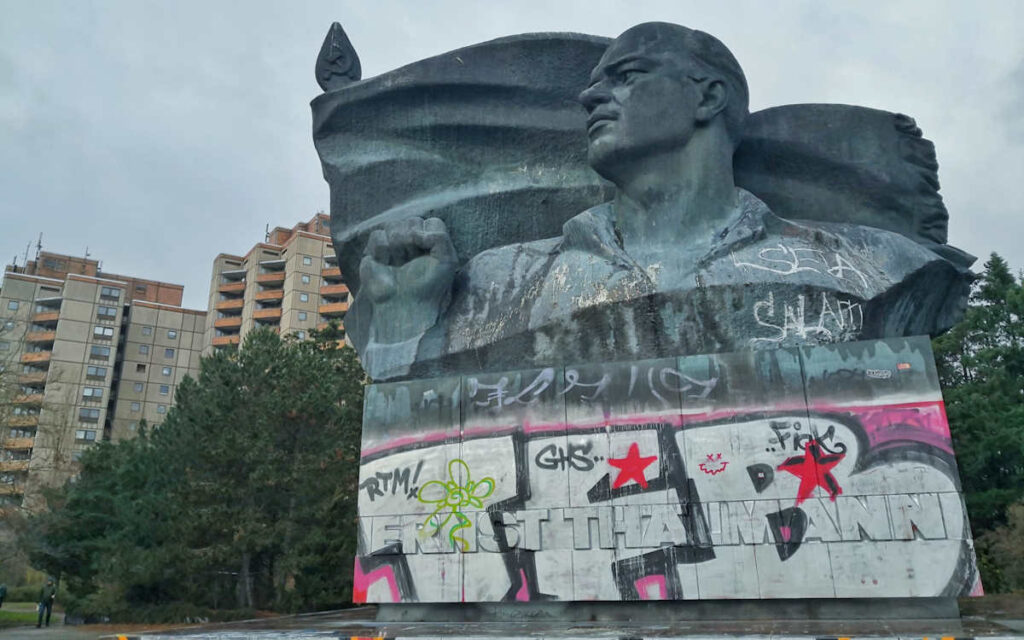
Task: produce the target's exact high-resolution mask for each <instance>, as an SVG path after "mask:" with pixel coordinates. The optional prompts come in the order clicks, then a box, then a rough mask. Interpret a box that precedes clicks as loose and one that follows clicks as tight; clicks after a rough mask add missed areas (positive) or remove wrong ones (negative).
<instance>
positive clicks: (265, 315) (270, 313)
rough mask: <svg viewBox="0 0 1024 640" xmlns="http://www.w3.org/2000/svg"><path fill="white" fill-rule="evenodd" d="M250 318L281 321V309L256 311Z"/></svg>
mask: <svg viewBox="0 0 1024 640" xmlns="http://www.w3.org/2000/svg"><path fill="white" fill-rule="evenodd" d="M252 317H253V319H255V320H264V321H266V320H280V319H281V307H275V308H273V309H256V310H255V311H253V312H252Z"/></svg>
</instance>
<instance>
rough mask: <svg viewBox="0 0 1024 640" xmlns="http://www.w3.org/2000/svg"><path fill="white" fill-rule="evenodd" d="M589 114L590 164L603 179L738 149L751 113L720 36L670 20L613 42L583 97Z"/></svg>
mask: <svg viewBox="0 0 1024 640" xmlns="http://www.w3.org/2000/svg"><path fill="white" fill-rule="evenodd" d="M579 99H580V102H581V103H582V104H583V106H584V108H585V109H586V110H587V113H588V119H587V135H588V140H589V147H588V160H589V162H590V164H591V166H592V167H593V168H594V169H595V170H596V171H597V172H598V173H599V174H600V175H601V176H602V177H605V178H607V179H609V180H612V181H613V182H618V178H621V173H622V172H623V171H627V170H629V169H630V168H635V169H637V170H640V171H649V168H648V167H640V166H637V163H638V162H639V163H640V164H643V163H642V161H643V160H644V159H647V158H655V157H658V156H662V155H665V154H672V153H678V152H682V151H683V150H684V149H686V148H687V147H688V146H691V143H692V142H694V141H695V140H697V139H699V140H700V142H699V143H698V144H697V145H693V146H695V147H699V148H694V149H693V150H692V152H695V153H701V154H706V153H707V152H708V151H709V147H710V148H714V149H716V150H719V151H722V152H725V153H726V154H727V157H728V158H731V156H732V151H733V150H734V149H735V148H736V146H737V145H738V144H739V142H740V140H741V137H742V128H743V122H744V120H745V119H746V117H747V115H748V107H747V104H748V94H747V82H746V79H745V78H744V75H743V70H742V69H741V68H740V65H739V63H738V62H737V61H736V58H735V57H733V55H732V53H731V52H730V51H729V49H728V48H726V46H725V45H724V44H722V43H721V42H720V41H719V40H718V39H717V38H715V37H713V36H710V35H708V34H706V33H704V32H702V31H696V30H693V29H688V28H686V27H683V26H680V25H675V24H669V23H665V22H647V23H644V24H640V25H637V26H635V27H633V28H631V29H629V30H627V31H625V32H624V33H623V34H622V35H620V36H619V37H618V38H616V39H615V40H614V41H612V43H611V45H610V46H609V47H608V49H607V51H606V52H605V54H604V55H603V56H602V57H601V60H600V61H599V62H598V64H597V66H596V67H595V68H594V70H593V72H592V73H591V76H590V85H589V86H588V87H587V88H586V89H585V90H584V91H583V92H582V93H581V94H580V96H579Z"/></svg>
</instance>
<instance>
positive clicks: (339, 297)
mask: <svg viewBox="0 0 1024 640" xmlns="http://www.w3.org/2000/svg"><path fill="white" fill-rule="evenodd" d="M328 224H329V217H328V216H327V215H325V214H322V213H320V214H317V215H315V216H314V217H313V218H312V219H311V220H309V221H308V222H300V223H299V224H297V225H295V226H294V227H292V228H285V227H277V228H276V229H274V230H273V231H271V232H270V233H269V234H268V235H267V239H266V240H267V241H266V242H261V243H258V244H256V245H255V246H253V247H252V248H251V249H250V250H249V251H248V252H247V253H246V254H245V255H242V256H239V255H231V254H225V253H222V254H220V255H218V256H217V257H216V258H215V259H214V261H213V273H212V276H211V279H210V301H209V313H208V314H207V316H206V338H205V349H204V352H205V353H210V352H212V351H213V350H214V349H217V348H222V347H227V346H229V345H237V344H239V343H240V341H241V340H242V339H243V338H244V337H245V335H246V334H247V333H248V332H249V331H252V330H253V329H254V328H256V327H269V328H272V329H274V330H275V331H277V332H279V333H281V334H282V335H285V334H294V335H296V336H297V337H298V338H300V339H302V338H305V337H306V336H307V335H308V333H309V331H310V330H311V329H315V328H323V327H325V326H327V324H328V323H329V322H331V321H332V320H336V321H338V322H339V323H340V324H341V327H342V329H344V317H345V312H346V311H348V305H349V292H348V287H346V286H345V284H344V283H342V281H341V271H340V270H339V268H338V263H337V258H336V257H335V255H334V247H333V246H332V244H331V238H330V232H329V230H328Z"/></svg>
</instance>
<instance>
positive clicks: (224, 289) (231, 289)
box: [217, 282, 245, 293]
mask: <svg viewBox="0 0 1024 640" xmlns="http://www.w3.org/2000/svg"><path fill="white" fill-rule="evenodd" d="M217 291H218V292H220V293H244V292H245V282H229V283H227V284H222V285H220V286H219V287H217Z"/></svg>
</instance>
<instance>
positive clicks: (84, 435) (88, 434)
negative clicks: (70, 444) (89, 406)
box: [75, 429, 96, 442]
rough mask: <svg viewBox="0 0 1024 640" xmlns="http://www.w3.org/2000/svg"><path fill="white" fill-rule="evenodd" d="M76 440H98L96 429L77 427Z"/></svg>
mask: <svg viewBox="0 0 1024 640" xmlns="http://www.w3.org/2000/svg"><path fill="white" fill-rule="evenodd" d="M75 440H77V441H79V442H96V431H95V430H93V429H76V430H75Z"/></svg>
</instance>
